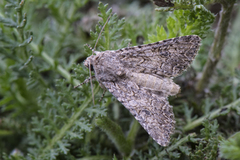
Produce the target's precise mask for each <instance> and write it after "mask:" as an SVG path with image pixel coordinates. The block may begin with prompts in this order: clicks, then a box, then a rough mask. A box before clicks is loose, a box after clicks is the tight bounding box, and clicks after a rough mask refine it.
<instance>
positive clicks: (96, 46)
mask: <svg viewBox="0 0 240 160" xmlns="http://www.w3.org/2000/svg"><path fill="white" fill-rule="evenodd" d="M111 16H112V13H110V15H109V16H108V19H107V21H106V22H105V23H104V25H103V27H102V29H101V31H100V33H99V36H98V38H97V40H96V43H95V45H94V48H93V50H92V51H93V52H94V51H95V49H96V47H97V43H98V41H99V38H100V37H101V34H102V32H103V29H104V28H105V26H106V24H107V23H108V21H109V19H110V17H111Z"/></svg>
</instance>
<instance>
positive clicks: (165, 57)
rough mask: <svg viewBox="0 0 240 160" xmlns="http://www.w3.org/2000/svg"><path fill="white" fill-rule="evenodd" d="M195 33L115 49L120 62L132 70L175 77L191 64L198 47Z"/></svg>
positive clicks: (199, 40) (198, 41)
mask: <svg viewBox="0 0 240 160" xmlns="http://www.w3.org/2000/svg"><path fill="white" fill-rule="evenodd" d="M200 42H201V39H200V37H199V36H197V35H190V36H182V37H177V38H172V39H168V40H163V41H159V42H156V43H151V44H147V45H140V46H134V47H128V48H123V49H120V50H117V51H116V52H117V54H119V58H120V59H121V62H122V63H123V64H124V65H125V66H126V68H129V69H130V70H131V71H134V72H141V73H146V74H151V75H156V76H161V77H176V76H177V75H179V74H181V73H182V72H183V71H184V70H185V69H187V68H188V66H189V65H190V64H191V62H192V61H193V59H194V58H195V56H196V54H197V52H198V49H199V47H200Z"/></svg>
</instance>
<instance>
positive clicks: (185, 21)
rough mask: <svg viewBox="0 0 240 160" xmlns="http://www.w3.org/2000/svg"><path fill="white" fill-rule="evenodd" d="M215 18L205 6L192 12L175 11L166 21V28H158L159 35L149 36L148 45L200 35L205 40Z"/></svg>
mask: <svg viewBox="0 0 240 160" xmlns="http://www.w3.org/2000/svg"><path fill="white" fill-rule="evenodd" d="M214 18H215V16H214V15H213V14H212V13H211V12H210V11H209V10H207V9H206V8H205V7H204V6H203V5H195V7H194V8H193V9H192V10H175V11H174V12H173V15H171V16H169V17H168V18H167V20H166V22H167V23H166V28H167V31H166V30H165V29H164V27H163V26H161V27H160V26H157V28H156V32H157V34H152V35H148V41H147V42H146V43H153V42H156V41H160V40H164V39H168V38H174V37H176V36H185V35H199V36H200V37H202V38H205V37H206V35H207V34H208V33H209V32H210V27H211V24H212V23H213V21H214Z"/></svg>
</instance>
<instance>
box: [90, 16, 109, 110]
mask: <svg viewBox="0 0 240 160" xmlns="http://www.w3.org/2000/svg"><path fill="white" fill-rule="evenodd" d="M111 16H112V13H110V15H109V16H108V19H107V21H106V22H105V23H104V25H103V27H102V29H101V31H100V33H99V35H98V38H97V40H96V43H95V45H94V48H93V49H91V47H90V46H88V47H89V48H90V49H91V50H92V55H93V53H94V51H95V49H96V46H97V43H98V41H99V38H100V36H101V34H102V32H103V29H104V28H105V26H106V24H107V23H108V21H109V19H110V17H111ZM88 68H89V73H90V84H91V88H92V99H93V105H94V94H93V84H92V78H91V77H92V75H91V61H90V62H89V67H88Z"/></svg>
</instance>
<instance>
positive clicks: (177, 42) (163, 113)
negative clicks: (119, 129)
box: [84, 35, 201, 146]
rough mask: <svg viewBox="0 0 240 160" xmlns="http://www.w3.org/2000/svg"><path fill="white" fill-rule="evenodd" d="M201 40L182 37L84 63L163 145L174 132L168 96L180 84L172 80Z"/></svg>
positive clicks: (113, 52) (106, 53)
mask: <svg viewBox="0 0 240 160" xmlns="http://www.w3.org/2000/svg"><path fill="white" fill-rule="evenodd" d="M200 42H201V39H200V37H199V36H197V35H190V36H182V37H177V38H172V39H168V40H163V41H159V42H156V43H151V44H146V45H139V46H134V47H127V48H122V49H119V50H109V51H103V52H98V51H94V53H95V55H92V56H90V57H88V58H87V59H86V60H85V62H84V65H85V66H86V67H88V68H89V67H90V68H92V69H93V71H94V72H95V78H96V80H97V81H98V82H99V85H100V86H101V87H102V88H104V89H108V91H109V92H111V93H112V94H113V95H114V96H115V97H116V98H117V100H118V101H119V102H121V103H122V104H123V105H124V106H125V107H126V108H127V109H128V110H129V111H130V112H131V114H132V115H133V116H134V117H135V118H136V120H138V122H139V123H140V124H141V125H142V127H143V128H144V129H145V130H146V131H147V132H148V134H149V135H150V136H151V137H152V138H153V139H154V140H155V141H156V142H157V143H158V144H159V145H161V146H167V145H168V144H169V142H170V136H171V134H173V132H174V129H175V127H174V125H175V120H174V114H173V109H172V106H171V105H170V104H169V102H168V96H174V95H176V94H177V93H179V91H180V87H179V86H178V85H177V84H175V83H174V82H173V80H172V78H173V77H176V76H178V75H179V74H181V73H182V72H183V71H184V70H186V69H187V68H188V66H189V65H190V64H191V62H192V61H193V59H194V58H195V56H196V54H197V52H198V49H199V46H200Z"/></svg>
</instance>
